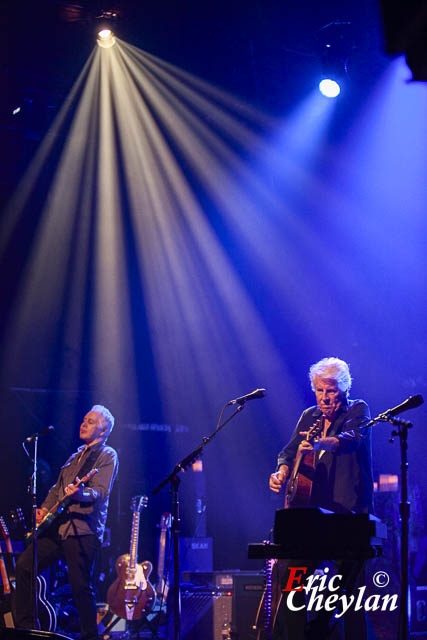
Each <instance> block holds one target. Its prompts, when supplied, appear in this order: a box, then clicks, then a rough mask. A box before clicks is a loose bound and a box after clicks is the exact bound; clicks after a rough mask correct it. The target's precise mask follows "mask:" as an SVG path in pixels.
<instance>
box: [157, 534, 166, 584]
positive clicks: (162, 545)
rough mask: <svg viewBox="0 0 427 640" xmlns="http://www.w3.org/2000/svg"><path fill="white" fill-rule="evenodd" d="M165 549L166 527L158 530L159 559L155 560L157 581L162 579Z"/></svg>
mask: <svg viewBox="0 0 427 640" xmlns="http://www.w3.org/2000/svg"><path fill="white" fill-rule="evenodd" d="M165 550H166V529H162V530H161V532H160V541H159V559H158V562H157V578H158V581H159V582H160V581H161V580H163V572H164V569H165Z"/></svg>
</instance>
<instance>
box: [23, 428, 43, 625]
mask: <svg viewBox="0 0 427 640" xmlns="http://www.w3.org/2000/svg"><path fill="white" fill-rule="evenodd" d="M32 437H33V440H34V459H32V458H31V456H30V454H29V453H28V451H27V448H26V446H25V440H24V442H23V443H22V446H23V447H24V451H25V453H26V454H27V456H28V457H29V458H30V460H31V462H32V463H33V474H32V476H31V478H30V487H29V488H30V491H31V504H32V507H31V509H32V510H31V534H32V535H31V537H32V543H33V556H32V575H31V597H32V602H33V625H34V626H33V628H34V629H39V615H38V597H37V575H38V566H37V447H38V440H39V438H38V435H36V434H34V435H33V436H32Z"/></svg>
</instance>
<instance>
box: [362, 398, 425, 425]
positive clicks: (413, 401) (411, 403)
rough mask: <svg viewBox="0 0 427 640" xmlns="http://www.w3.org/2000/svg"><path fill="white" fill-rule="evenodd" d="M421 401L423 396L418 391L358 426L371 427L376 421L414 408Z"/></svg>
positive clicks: (421, 402)
mask: <svg viewBox="0 0 427 640" xmlns="http://www.w3.org/2000/svg"><path fill="white" fill-rule="evenodd" d="M423 402H424V398H423V397H422V395H421V394H420V393H419V394H417V395H416V396H409V398H406V400H404V401H403V402H401V403H400V404H398V405H396V406H395V407H393V408H392V409H388V411H383V413H380V414H379V416H377V417H376V418H372V420H369V422H367V423H366V424H363V425H361V427H360V428H361V429H367V428H369V427H372V425H374V424H375V423H376V422H379V421H380V420H387V418H392V417H393V416H397V415H398V414H399V413H402V412H403V411H408V409H415V408H416V407H419V406H420V404H423Z"/></svg>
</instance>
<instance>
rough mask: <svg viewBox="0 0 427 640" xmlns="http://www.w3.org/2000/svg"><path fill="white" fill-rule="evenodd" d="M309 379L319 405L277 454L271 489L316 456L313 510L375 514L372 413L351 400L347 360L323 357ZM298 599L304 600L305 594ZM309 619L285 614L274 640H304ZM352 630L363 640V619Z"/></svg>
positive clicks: (310, 410)
mask: <svg viewBox="0 0 427 640" xmlns="http://www.w3.org/2000/svg"><path fill="white" fill-rule="evenodd" d="M309 377H310V382H311V388H312V390H313V391H314V394H315V396H316V403H317V404H316V405H314V406H312V407H309V408H308V409H306V410H305V411H304V412H303V413H302V415H301V417H300V419H299V421H298V424H297V426H296V428H295V430H294V432H293V434H292V436H291V439H290V441H289V443H288V444H287V445H286V446H285V447H284V449H282V451H281V452H280V453H279V456H278V462H277V468H276V471H275V472H274V473H272V474H271V476H270V482H269V486H270V489H271V490H272V491H274V492H275V493H279V492H280V490H281V488H282V487H283V486H284V484H285V483H286V480H287V478H288V476H289V473H290V471H291V470H292V467H293V463H294V460H295V456H296V454H297V452H298V451H300V452H301V453H302V454H303V455H306V454H309V453H312V452H313V451H314V452H316V455H315V458H314V470H313V475H312V481H313V484H312V491H311V497H310V501H309V505H310V506H319V507H323V508H325V509H329V510H331V511H334V512H341V513H343V512H350V511H352V512H357V513H368V512H372V511H373V482H372V463H371V437H370V430H366V431H363V430H359V427H360V426H361V425H362V424H363V423H364V422H366V421H367V420H368V419H369V417H370V414H369V408H368V406H367V404H366V402H364V401H363V400H350V399H349V391H350V387H351V383H352V379H351V375H350V371H349V367H348V364H347V363H346V362H344V361H343V360H340V359H339V358H323V360H320V361H319V362H317V363H316V364H314V365H312V366H311V367H310V372H309ZM319 418H320V419H321V427H322V430H321V433H320V436H319V437H318V438H317V440H315V441H314V442H307V441H306V440H305V437H306V435H307V432H308V430H309V429H310V428H311V427H312V426H313V424H314V423H315V422H316V421H317V420H319ZM314 569H315V567H312V570H314ZM308 573H309V572H308ZM298 596H299V598H300V599H302V601H303V599H304V594H303V592H299V594H298ZM300 604H303V602H301V603H300ZM305 615H306V611H305V610H302V609H301V610H300V611H299V612H298V613H297V614H295V613H292V614H290V612H287V613H286V612H283V615H279V616H278V625H279V628H278V629H276V634H275V636H274V637H275V638H281V639H282V638H283V639H288V638H289V639H290V640H300V639H303V638H304V637H305V636H304V627H305ZM347 626H348V627H350V625H346V638H347V637H349V636H348V634H347ZM351 626H352V627H353V630H354V631H355V633H356V636H351V637H358V638H360V640H363V637H364V636H363V627H364V619H363V618H362V619H360V616H359V619H358V620H356V621H354V620H352V625H351ZM356 627H358V629H359V630H356ZM361 629H362V631H361ZM357 634H359V635H358V636H357Z"/></svg>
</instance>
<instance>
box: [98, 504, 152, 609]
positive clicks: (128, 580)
mask: <svg viewBox="0 0 427 640" xmlns="http://www.w3.org/2000/svg"><path fill="white" fill-rule="evenodd" d="M147 503H148V498H147V496H137V497H136V498H133V499H132V507H131V508H132V512H133V516H132V531H131V537H130V551H129V553H128V554H124V555H122V556H120V557H119V558H117V560H116V572H117V579H116V580H115V581H114V582H113V584H112V585H111V587H110V588H109V589H108V592H107V602H108V604H109V607H110V611H112V612H113V613H114V614H115V615H116V616H118V617H119V618H124V619H125V620H138V619H139V618H141V617H142V615H143V614H144V613H145V612H146V611H147V610H149V609H151V607H152V606H153V605H154V603H155V600H156V596H155V593H154V589H153V586H152V585H151V583H150V582H149V580H148V577H149V575H150V573H151V571H152V568H153V565H152V564H151V562H148V561H147V560H146V561H145V562H141V563H138V562H137V546H138V537H139V519H140V512H141V509H142V508H143V507H146V506H147Z"/></svg>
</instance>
